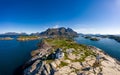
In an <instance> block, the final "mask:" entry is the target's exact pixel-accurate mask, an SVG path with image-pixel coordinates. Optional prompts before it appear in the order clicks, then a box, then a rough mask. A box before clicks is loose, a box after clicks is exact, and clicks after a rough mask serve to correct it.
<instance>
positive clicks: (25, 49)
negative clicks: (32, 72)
mask: <svg viewBox="0 0 120 75" xmlns="http://www.w3.org/2000/svg"><path fill="white" fill-rule="evenodd" d="M12 37H14V38H16V36H12ZM74 40H75V41H76V42H78V43H80V44H86V45H92V46H96V47H98V48H101V49H102V50H103V51H105V52H106V53H107V54H109V55H110V56H112V57H114V58H116V59H118V60H120V43H118V42H116V41H115V40H112V39H108V38H101V39H100V41H91V40H89V39H85V38H83V37H81V36H79V37H77V38H75V39H74ZM39 42H40V40H34V41H25V42H20V41H17V40H16V39H14V40H9V41H5V40H3V41H0V75H13V72H14V70H15V69H16V68H17V67H19V66H20V65H22V64H24V63H25V62H26V61H28V60H29V59H30V58H31V56H30V52H31V51H32V50H35V49H37V44H38V43H39Z"/></svg>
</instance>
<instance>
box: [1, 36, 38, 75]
mask: <svg viewBox="0 0 120 75" xmlns="http://www.w3.org/2000/svg"><path fill="white" fill-rule="evenodd" d="M13 37H14V36H13ZM14 38H16V37H14ZM38 43H39V40H34V41H24V42H20V41H17V40H16V39H14V40H0V75H13V72H14V70H15V69H16V68H18V67H19V66H20V65H22V64H24V63H25V62H26V61H27V60H29V59H30V52H31V51H32V50H35V49H37V44H38Z"/></svg>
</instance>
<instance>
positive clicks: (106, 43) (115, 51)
mask: <svg viewBox="0 0 120 75" xmlns="http://www.w3.org/2000/svg"><path fill="white" fill-rule="evenodd" d="M75 41H76V42H77V43H79V44H85V45H92V46H96V47H98V48H100V49H102V50H103V51H104V52H106V53H107V54H109V55H110V56H111V57H113V58H116V59H117V60H119V61H120V43H119V42H117V41H115V40H113V39H109V38H100V40H99V41H91V40H89V39H85V38H84V37H82V36H79V37H77V38H75Z"/></svg>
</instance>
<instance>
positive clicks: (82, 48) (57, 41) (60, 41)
mask: <svg viewBox="0 0 120 75" xmlns="http://www.w3.org/2000/svg"><path fill="white" fill-rule="evenodd" d="M45 41H46V42H47V43H48V44H49V45H51V46H52V47H53V50H56V49H57V48H62V49H63V52H64V53H65V55H64V59H69V58H68V54H67V53H66V49H70V48H73V49H74V51H72V54H75V56H77V55H79V54H80V53H82V54H81V56H80V59H75V60H71V61H78V62H82V61H84V60H85V58H86V57H88V56H95V53H94V52H93V51H92V50H90V49H88V48H87V46H86V45H82V44H77V43H76V42H74V40H72V39H68V38H46V39H45ZM53 52H54V51H53ZM69 60H70V59H69Z"/></svg>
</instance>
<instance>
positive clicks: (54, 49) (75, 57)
mask: <svg viewBox="0 0 120 75" xmlns="http://www.w3.org/2000/svg"><path fill="white" fill-rule="evenodd" d="M38 46H39V48H38V49H37V50H34V51H32V52H31V56H32V58H31V59H30V60H29V61H28V62H27V63H26V64H25V65H24V68H23V70H24V71H23V75H114V74H115V75H120V63H119V62H118V61H117V60H115V59H113V58H112V57H110V56H109V55H107V54H105V53H104V52H103V51H102V50H100V49H98V48H96V47H93V46H86V45H82V44H77V43H76V42H75V41H73V40H72V39H68V38H46V39H43V40H41V42H40V43H39V44H38Z"/></svg>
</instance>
